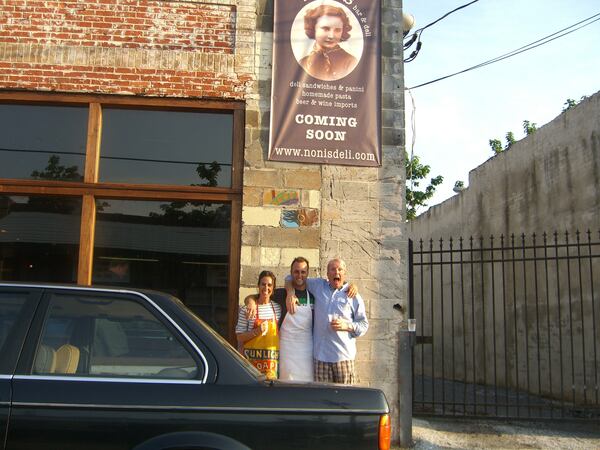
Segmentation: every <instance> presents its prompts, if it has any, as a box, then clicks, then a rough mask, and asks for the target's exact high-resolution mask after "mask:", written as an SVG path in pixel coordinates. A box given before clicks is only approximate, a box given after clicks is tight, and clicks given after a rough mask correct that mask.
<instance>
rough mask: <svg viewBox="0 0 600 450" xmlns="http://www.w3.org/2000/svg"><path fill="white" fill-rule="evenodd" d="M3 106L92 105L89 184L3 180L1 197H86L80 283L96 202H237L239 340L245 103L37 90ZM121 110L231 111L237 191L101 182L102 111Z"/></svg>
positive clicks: (233, 273) (234, 272)
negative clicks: (122, 200)
mask: <svg viewBox="0 0 600 450" xmlns="http://www.w3.org/2000/svg"><path fill="white" fill-rule="evenodd" d="M0 102H1V103H5V104H6V103H14V104H29V105H35V104H38V105H55V106H65V105H79V106H82V105H88V106H89V114H88V129H87V143H86V155H85V171H84V180H83V182H64V181H46V180H19V179H6V178H0V193H2V194H7V195H8V194H10V195H54V196H76V197H81V198H82V200H83V201H82V212H81V230H80V243H79V265H78V269H77V283H78V284H81V285H91V283H92V262H93V256H94V231H95V227H96V202H95V199H96V198H106V199H110V198H114V199H124V200H167V199H168V200H187V201H192V200H193V201H211V202H223V203H229V204H231V228H230V241H229V242H230V245H229V275H228V277H229V279H228V283H229V292H228V308H229V313H228V329H229V335H228V337H229V340H230V341H231V342H235V331H234V329H235V321H236V320H237V317H235V313H236V310H237V306H238V293H239V280H240V253H241V224H242V188H243V180H242V176H243V167H244V164H243V163H244V154H243V152H244V127H245V116H244V115H245V103H244V102H240V101H218V100H200V99H174V98H141V97H126V96H111V95H90V94H58V93H37V92H9V91H3V92H0ZM111 106H121V107H127V108H132V109H135V108H140V109H161V110H179V111H181V110H195V111H198V112H211V111H212V112H225V111H229V112H230V113H231V114H232V116H233V136H232V161H231V172H232V173H231V187H207V186H201V187H198V186H173V185H160V184H126V183H100V182H98V170H99V161H100V139H101V135H102V108H103V107H111Z"/></svg>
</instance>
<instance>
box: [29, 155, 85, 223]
mask: <svg viewBox="0 0 600 450" xmlns="http://www.w3.org/2000/svg"><path fill="white" fill-rule="evenodd" d="M77 170H78V167H77V166H70V167H67V166H63V165H61V164H60V156H57V155H51V156H50V158H48V165H47V166H46V168H45V169H44V170H41V171H40V170H34V171H33V172H31V177H32V178H35V179H38V180H52V181H83V175H81V174H80V173H79V172H78V171H77ZM27 205H28V209H29V210H30V211H37V212H48V213H58V214H73V213H77V212H78V211H80V208H81V203H80V201H79V199H77V198H74V197H66V196H65V197H63V196H56V197H48V196H37V195H33V196H31V197H29V200H28V201H27Z"/></svg>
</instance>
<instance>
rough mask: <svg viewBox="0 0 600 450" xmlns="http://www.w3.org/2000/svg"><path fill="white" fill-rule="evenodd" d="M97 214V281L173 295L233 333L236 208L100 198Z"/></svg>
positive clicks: (95, 272) (204, 203)
mask: <svg viewBox="0 0 600 450" xmlns="http://www.w3.org/2000/svg"><path fill="white" fill-rule="evenodd" d="M96 210H97V213H96V234H95V239H94V243H95V244H94V245H95V247H94V264H93V267H94V271H93V276H92V281H93V283H95V284H110V285H122V286H136V287H144V288H150V289H157V290H161V291H166V292H170V293H171V294H173V295H175V296H176V297H179V298H181V299H184V300H185V302H186V304H187V305H188V306H189V307H190V308H191V309H192V310H193V311H194V312H195V313H196V314H198V315H200V316H201V317H203V318H204V320H205V321H206V322H208V323H209V324H210V325H211V326H212V327H213V328H214V329H216V330H217V331H218V332H220V333H222V334H225V333H226V332H227V307H228V292H227V274H228V267H229V236H230V231H229V224H230V222H231V207H230V205H228V204H226V203H214V202H155V201H154V202H151V201H140V200H113V199H98V200H97V207H96Z"/></svg>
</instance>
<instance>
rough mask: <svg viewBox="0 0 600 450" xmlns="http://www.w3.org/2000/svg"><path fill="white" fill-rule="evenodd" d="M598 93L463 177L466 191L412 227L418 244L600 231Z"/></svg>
mask: <svg viewBox="0 0 600 450" xmlns="http://www.w3.org/2000/svg"><path fill="white" fill-rule="evenodd" d="M599 198H600V93H596V94H594V95H593V96H591V97H590V98H588V99H586V100H584V101H582V102H581V103H580V104H579V105H578V106H576V107H575V108H573V109H570V110H568V111H566V112H564V113H562V114H560V115H559V116H558V117H556V118H555V119H554V120H552V121H551V122H549V123H547V124H546V125H544V126H543V127H541V128H540V129H538V130H537V131H536V132H535V133H533V134H531V135H529V136H527V137H526V138H524V139H522V140H520V141H518V142H516V143H515V144H513V145H512V147H511V148H510V149H509V150H507V151H505V152H503V153H501V154H499V155H497V156H494V157H493V158H490V159H489V160H488V161H486V162H485V163H484V164H482V165H481V166H479V167H477V168H475V169H473V170H471V172H469V185H468V188H467V189H466V190H465V191H463V192H461V193H460V194H458V195H455V196H454V197H452V198H450V199H448V200H446V201H445V202H443V203H441V204H439V205H436V206H433V207H431V208H429V210H428V211H427V212H425V213H424V214H422V215H420V216H419V217H417V219H416V220H413V221H411V222H410V227H411V228H410V235H411V237H413V238H415V239H417V238H420V237H423V238H425V239H429V238H430V237H432V238H434V239H439V238H440V237H443V238H444V239H447V238H449V237H451V236H453V237H458V236H461V235H462V236H463V237H465V238H467V237H468V236H470V235H473V236H474V237H479V236H489V235H490V234H494V235H496V236H499V235H500V234H504V235H505V236H510V234H512V233H514V234H515V235H520V234H521V233H525V234H527V235H530V234H532V233H533V232H535V233H537V234H538V235H541V232H543V231H546V232H548V233H552V232H554V231H558V232H561V233H562V232H565V231H569V232H570V233H574V232H575V231H576V230H577V229H579V230H580V231H584V230H586V229H588V228H590V229H592V230H597V229H598V225H599V224H600V202H599V201H598V199H599Z"/></svg>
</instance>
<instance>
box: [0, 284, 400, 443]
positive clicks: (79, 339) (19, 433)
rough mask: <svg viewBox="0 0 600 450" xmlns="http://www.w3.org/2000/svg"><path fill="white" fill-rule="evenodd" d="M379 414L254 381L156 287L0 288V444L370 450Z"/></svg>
mask: <svg viewBox="0 0 600 450" xmlns="http://www.w3.org/2000/svg"><path fill="white" fill-rule="evenodd" d="M388 412H389V410H388V405H387V402H386V400H385V397H384V395H383V393H382V392H381V391H379V390H377V389H367V388H356V387H348V386H338V385H326V384H316V383H314V384H292V383H283V382H272V381H266V380H265V378H264V376H263V375H261V374H260V373H258V372H257V371H256V370H255V369H254V368H253V367H252V366H250V365H249V364H247V363H246V361H245V360H244V359H243V358H241V357H240V356H239V354H238V353H237V352H236V351H235V350H234V349H233V347H231V346H230V345H229V344H228V343H227V342H226V341H225V340H223V339H222V338H221V337H220V336H219V335H217V334H216V333H215V332H214V331H213V330H212V329H210V327H208V326H207V325H206V324H205V323H204V322H202V321H201V320H200V319H198V318H197V317H196V316H194V315H193V314H192V313H191V312H189V311H188V309H187V308H186V307H185V306H184V305H183V304H182V303H181V301H179V300H178V299H176V298H174V297H171V296H169V295H166V294H162V293H158V292H153V291H145V290H130V289H126V290H125V289H116V288H88V287H79V286H49V285H25V284H10V283H0V448H1V449H7V450H8V449H10V450H13V449H34V448H35V449H38V448H40V449H41V448H48V449H61V450H67V449H77V450H80V449H86V450H92V449H136V450H159V449H179V450H183V449H213V450H217V449H218V450H242V449H275V450H277V449H311V450H317V449H382V448H389V437H390V422H389V415H388Z"/></svg>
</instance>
